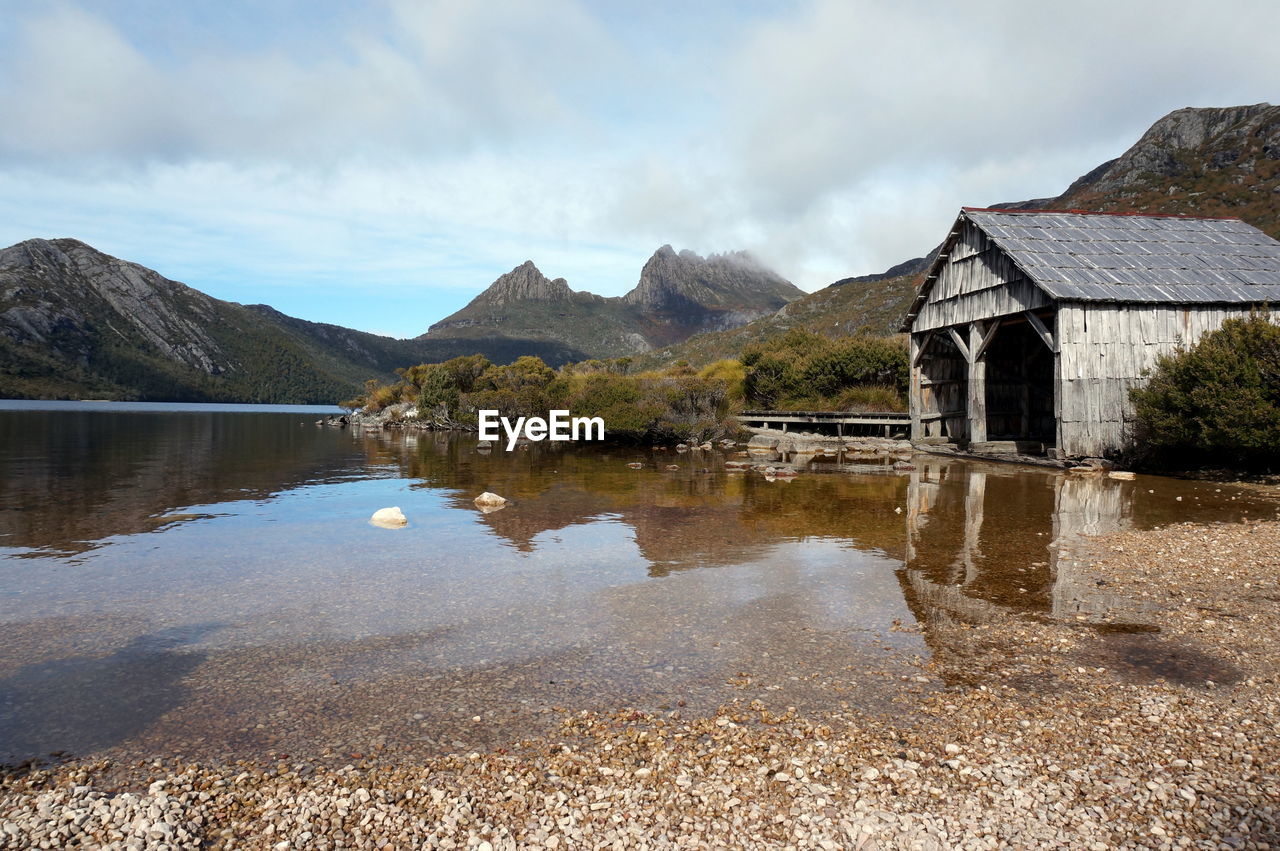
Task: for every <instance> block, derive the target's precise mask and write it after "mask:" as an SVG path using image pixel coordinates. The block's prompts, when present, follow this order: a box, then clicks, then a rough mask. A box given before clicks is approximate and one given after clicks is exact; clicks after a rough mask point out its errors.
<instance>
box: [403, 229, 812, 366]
mask: <svg viewBox="0 0 1280 851" xmlns="http://www.w3.org/2000/svg"><path fill="white" fill-rule="evenodd" d="M803 296H804V292H803V291H802V290H800V289H798V288H797V287H795V286H794V285H792V284H791V283H790V282H789V281H787V280H785V279H784V278H782V277H781V276H779V275H778V274H777V273H775V272H773V271H771V270H770V269H768V268H766V267H765V266H763V265H762V264H760V263H759V262H758V261H756V260H755V259H754V258H752V257H751V256H750V255H748V254H746V253H742V252H739V253H733V254H713V255H711V256H710V257H705V258H704V257H701V256H699V255H697V254H695V253H693V252H692V251H681V252H679V253H676V251H675V250H674V249H672V247H671V246H669V245H664V246H662V247H661V248H659V249H658V250H657V251H656V252H654V254H653V256H652V257H650V258H649V260H648V262H646V263H645V265H644V268H643V269H642V270H641V272H640V280H639V282H638V283H637V284H636V286H635V288H634V289H632V290H631V291H630V292H628V293H627V294H626V295H623V296H621V297H617V298H604V297H602V296H598V295H594V294H592V293H588V292H575V291H574V290H572V289H570V288H569V285H568V283H567V282H566V281H565V280H564V279H563V278H556V279H555V280H551V279H549V278H547V277H546V276H545V275H544V274H542V272H541V271H539V269H538V268H537V267H536V266H535V265H534V264H533V262H532V261H528V262H525V263H523V264H521V265H519V266H517V267H516V268H515V269H512V270H511V271H510V272H508V273H507V274H505V275H502V276H501V277H499V278H498V279H497V280H496V281H494V282H493V284H491V285H490V286H489V288H488V289H486V290H485V291H484V292H482V293H481V294H480V295H478V296H476V297H475V299H473V300H472V301H471V303H470V304H468V305H467V306H466V307H464V308H463V309H462V310H459V311H458V312H457V313H455V314H453V315H452V316H448V317H446V318H445V319H442V320H441V321H439V322H437V323H436V324H434V325H432V326H431V329H430V330H429V331H428V332H427V333H426V335H424V336H423V337H420V338H419V339H420V340H427V341H442V340H470V341H472V342H473V343H474V344H475V345H477V346H479V347H480V348H479V350H480V351H482V352H485V354H488V350H487V347H489V346H493V345H499V344H502V343H503V341H505V340H509V339H512V338H518V339H525V340H529V339H532V340H540V341H543V342H546V343H555V344H560V345H564V346H568V347H571V348H573V349H575V350H577V351H581V352H586V353H588V354H589V355H590V356H591V357H602V358H603V357H619V356H622V355H634V354H637V353H639V352H645V351H648V350H649V349H651V348H653V347H654V346H659V345H666V344H669V343H672V342H678V341H681V340H684V339H687V338H688V337H690V336H691V335H693V334H696V333H699V332H702V331H708V330H716V329H723V328H734V327H737V326H740V325H744V324H746V323H747V322H750V321H751V320H752V319H755V318H757V317H761V316H767V315H770V314H772V313H774V312H775V311H777V310H778V309H779V308H781V307H783V306H785V305H786V304H788V303H789V302H791V301H794V300H796V299H798V298H801V297H803ZM490 357H491V359H492V356H490Z"/></svg>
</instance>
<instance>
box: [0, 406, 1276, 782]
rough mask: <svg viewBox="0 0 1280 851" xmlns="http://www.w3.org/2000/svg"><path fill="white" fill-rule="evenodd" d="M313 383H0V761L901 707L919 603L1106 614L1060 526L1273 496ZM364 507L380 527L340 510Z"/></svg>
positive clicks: (366, 745) (1178, 516)
mask: <svg viewBox="0 0 1280 851" xmlns="http://www.w3.org/2000/svg"><path fill="white" fill-rule="evenodd" d="M330 412H336V409H328V408H297V407H290V406H275V407H274V408H262V407H258V408H254V407H253V406H235V409H229V407H228V406H182V405H166V406H155V405H130V406H121V405H117V404H113V403H21V402H4V403H0V496H2V498H0V577H2V579H0V761H5V762H10V763H14V762H19V761H23V760H27V759H33V758H35V759H56V758H58V757H61V756H67V755H73V756H78V757H88V756H109V757H119V758H125V757H144V756H152V755H183V756H187V757H192V758H214V759H231V758H249V759H260V758H269V757H275V756H279V755H282V754H290V755H299V756H306V757H311V758H330V757H331V758H333V759H334V760H335V761H344V760H348V759H350V758H351V757H352V754H358V755H360V756H366V755H379V756H385V757H386V758H411V757H413V756H414V755H421V754H429V753H438V752H443V751H453V750H458V749H464V748H465V749H471V748H480V747H495V746H505V745H507V744H509V743H514V742H515V741H516V740H517V739H519V738H520V737H522V736H527V735H535V734H536V735H552V736H554V735H556V730H557V725H558V723H559V721H560V719H562V718H563V717H564V715H565V713H568V712H573V711H576V710H579V709H607V708H611V707H621V706H629V707H636V708H643V709H645V710H649V711H658V712H668V713H681V714H684V715H691V714H702V713H709V712H712V711H714V710H715V708H716V707H717V706H719V705H721V704H723V703H726V702H730V701H742V702H745V701H751V700H759V701H760V702H761V703H763V704H765V705H766V706H768V707H769V708H771V709H775V710H776V711H785V709H786V708H787V707H792V706H794V707H796V708H797V709H798V710H799V711H802V712H807V713H818V714H822V715H825V716H828V717H830V718H832V719H834V720H836V721H838V720H840V719H842V718H846V717H851V716H854V715H856V714H857V713H862V712H897V713H905V712H910V711H911V705H912V702H913V700H915V699H918V697H919V695H920V694H922V693H925V692H928V691H931V690H935V689H938V688H945V687H962V685H963V684H960V683H944V682H940V681H939V680H938V679H937V678H936V677H934V676H933V675H932V674H931V673H930V670H929V660H930V659H931V658H932V657H933V655H934V654H935V653H938V652H943V651H947V650H950V649H952V648H948V647H944V646H942V645H941V644H940V642H947V641H955V640H959V639H957V638H956V635H957V633H956V631H954V630H943V629H938V628H935V627H937V626H938V625H939V624H946V623H951V622H955V621H968V622H974V621H981V620H982V619H983V618H985V617H988V616H990V615H991V614H992V613H1008V612H1016V613H1019V614H1021V615H1025V616H1026V617H1028V618H1068V619H1073V620H1077V621H1081V622H1085V623H1090V624H1097V625H1098V627H1099V630H1100V631H1102V630H1104V629H1105V630H1115V629H1123V628H1124V625H1123V624H1117V623H1114V620H1115V618H1114V617H1113V614H1112V612H1113V609H1114V608H1115V605H1114V604H1115V601H1114V600H1111V599H1110V598H1109V596H1108V593H1107V589H1106V584H1105V581H1104V580H1102V579H1101V578H1100V577H1096V576H1093V575H1092V574H1091V573H1090V571H1089V566H1088V562H1087V560H1085V559H1082V558H1081V556H1080V553H1081V552H1082V550H1081V547H1082V546H1084V544H1085V538H1086V537H1087V536H1090V535H1097V534H1103V533H1106V532H1108V531H1113V530H1118V529H1122V528H1148V527H1153V526H1158V525H1161V524H1165V523H1169V522H1174V521H1179V520H1200V521H1213V520H1222V521H1237V520H1240V519H1242V518H1246V517H1250V518H1262V517H1268V518H1270V517H1274V516H1275V515H1276V504H1275V502H1274V501H1273V500H1272V499H1271V498H1270V497H1269V495H1267V494H1264V493H1261V492H1259V491H1257V490H1252V489H1244V488H1239V487H1231V486H1228V485H1222V484H1213V483H1206V482H1188V481H1181V480H1174V479H1167V478H1157V477H1141V476H1140V477H1138V478H1137V480H1134V481H1121V480H1116V479H1111V478H1107V477H1098V476H1067V475H1063V474H1060V473H1056V472H1052V471H1047V470H1037V469H1032V468H1024V467H1016V466H1012V465H1000V464H994V463H985V464H984V463H971V462H965V461H961V460H957V459H952V458H943V457H935V456H925V455H921V456H917V458H916V461H915V469H912V470H904V471H899V472H897V473H894V472H892V471H891V470H888V469H886V470H883V471H871V470H867V471H861V472H853V473H850V472H824V471H823V470H824V464H822V463H821V462H820V461H818V462H815V463H814V465H813V467H812V468H811V469H810V470H806V471H805V472H804V473H802V474H801V475H800V476H799V477H797V478H796V479H794V480H791V481H788V480H786V479H778V480H777V481H768V480H766V479H765V478H764V477H763V476H761V475H759V474H757V473H753V472H741V471H733V470H727V469H726V468H725V466H724V463H725V461H726V460H730V459H740V458H743V457H745V455H744V454H742V453H733V452H730V453H724V452H720V451H713V452H700V451H695V452H689V453H676V452H674V451H668V450H654V449H651V448H650V447H625V446H607V447H603V448H602V447H601V446H599V445H582V446H579V447H573V446H566V445H565V444H547V443H543V444H533V445H529V446H525V447H521V448H518V449H517V450H516V451H513V452H505V451H503V450H502V449H501V448H498V449H495V450H494V451H491V452H487V453H486V452H480V451H477V448H476V443H475V441H474V439H471V438H470V437H468V436H465V435H451V434H444V433H420V434H415V433H409V434H401V433H394V432H360V431H356V430H348V429H336V428H327V427H319V426H317V425H316V419H317V415H318V414H321V413H330ZM634 462H639V463H641V464H642V465H643V466H642V467H641V468H640V469H633V468H630V467H628V466H627V464H628V463H634ZM832 466H833V465H830V464H828V465H825V469H831V467H832ZM483 491H493V492H495V493H498V494H501V495H503V496H505V497H507V498H509V499H510V500H512V502H511V504H510V505H508V506H507V507H506V508H504V509H502V510H500V511H495V512H492V513H487V514H486V513H483V512H481V511H479V510H477V508H476V507H475V505H474V504H473V502H472V500H473V499H474V497H475V496H477V495H478V494H480V493H481V492H483ZM393 505H394V506H399V507H400V508H401V509H402V510H403V511H404V513H405V514H406V515H407V517H408V519H409V525H408V526H407V527H405V528H402V529H384V528H378V527H375V526H373V525H371V524H370V523H369V522H368V521H369V517H370V515H371V514H372V513H373V512H374V511H376V510H377V509H379V508H383V507H387V506H393Z"/></svg>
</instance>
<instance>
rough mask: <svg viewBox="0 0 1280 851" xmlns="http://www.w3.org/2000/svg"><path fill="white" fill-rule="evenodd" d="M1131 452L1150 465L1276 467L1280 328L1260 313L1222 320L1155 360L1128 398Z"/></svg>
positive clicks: (1279, 441)
mask: <svg viewBox="0 0 1280 851" xmlns="http://www.w3.org/2000/svg"><path fill="white" fill-rule="evenodd" d="M1130 396H1131V398H1132V400H1133V404H1134V409H1135V415H1136V421H1135V428H1134V451H1135V453H1136V454H1137V455H1138V456H1139V458H1138V460H1140V461H1142V462H1144V463H1147V464H1150V465H1152V466H1179V467H1186V466H1188V465H1192V466H1195V465H1200V466H1204V465H1219V464H1221V465H1225V466H1228V467H1243V468H1251V469H1275V468H1276V467H1277V463H1278V462H1280V327H1278V326H1276V325H1275V324H1274V323H1272V322H1271V321H1270V319H1269V317H1268V316H1267V315H1265V314H1254V315H1252V316H1250V317H1248V318H1236V319H1228V320H1226V322H1224V323H1223V324H1222V327H1221V328H1220V329H1219V330H1217V331H1211V332H1210V333H1208V334H1205V335H1204V336H1203V337H1201V338H1200V341H1199V342H1198V343H1196V345H1194V346H1192V347H1191V348H1189V349H1183V350H1181V351H1178V352H1177V353H1175V354H1172V355H1167V356H1165V357H1162V358H1161V359H1160V361H1159V365H1158V366H1157V368H1156V370H1155V372H1154V373H1153V374H1152V376H1151V379H1150V381H1149V382H1148V383H1147V384H1146V385H1145V386H1143V387H1139V388H1136V389H1134V390H1132V391H1131V392H1130Z"/></svg>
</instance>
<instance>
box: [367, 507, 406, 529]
mask: <svg viewBox="0 0 1280 851" xmlns="http://www.w3.org/2000/svg"><path fill="white" fill-rule="evenodd" d="M369 522H370V523H372V524H373V525H374V526H381V527H382V528H383V529H399V528H400V527H401V526H405V525H407V524H408V522H409V518H407V517H405V516H404V512H403V511H401V510H400V507H399V506H398V505H397V506H392V507H391V508H379V509H378V510H377V511H375V512H373V516H372V517H370V518H369Z"/></svg>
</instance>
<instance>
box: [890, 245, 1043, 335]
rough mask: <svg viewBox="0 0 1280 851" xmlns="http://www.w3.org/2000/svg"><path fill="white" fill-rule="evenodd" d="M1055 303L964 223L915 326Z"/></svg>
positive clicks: (960, 321)
mask: <svg viewBox="0 0 1280 851" xmlns="http://www.w3.org/2000/svg"><path fill="white" fill-rule="evenodd" d="M1052 303H1053V302H1052V300H1051V299H1050V298H1049V297H1048V296H1047V295H1045V294H1044V292H1043V291H1042V290H1040V289H1039V288H1038V287H1036V285H1035V284H1033V283H1031V282H1030V281H1028V280H1027V279H1026V277H1025V276H1024V275H1023V274H1022V272H1021V271H1020V270H1019V269H1018V268H1017V266H1015V265H1014V263H1013V261H1012V260H1010V259H1009V256H1008V255H1007V254H1005V253H1004V252H1003V251H1001V250H1000V249H999V247H998V246H996V244H995V243H994V242H992V241H991V240H990V239H988V238H987V236H986V234H984V233H983V232H982V231H981V229H979V228H978V227H977V226H976V225H974V224H973V223H972V222H966V223H965V225H964V227H963V228H962V229H961V232H960V236H959V237H957V239H956V243H955V245H954V246H953V247H952V249H951V255H950V256H949V257H948V259H947V263H946V264H945V265H944V266H943V267H942V269H941V271H940V272H939V274H938V280H937V281H935V282H934V285H933V288H932V289H931V290H930V291H929V298H928V301H927V302H926V303H925V305H924V307H922V308H921V310H920V315H919V316H917V317H916V319H915V321H914V322H913V323H912V324H911V330H912V332H913V333H917V332H923V331H930V330H933V329H935V328H946V327H948V326H953V325H954V326H959V325H962V324H964V323H968V322H973V321H975V320H980V319H991V318H993V317H996V316H1007V315H1009V314H1016V313H1022V312H1023V311H1025V310H1035V309H1038V308H1042V307H1048V306H1050V305H1051V304H1052Z"/></svg>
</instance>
